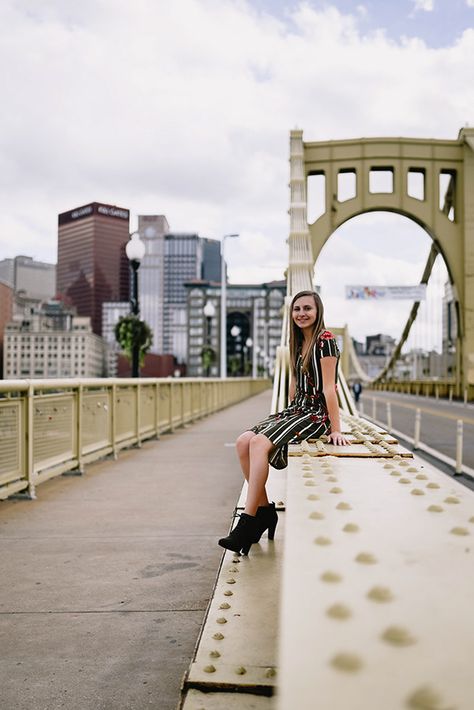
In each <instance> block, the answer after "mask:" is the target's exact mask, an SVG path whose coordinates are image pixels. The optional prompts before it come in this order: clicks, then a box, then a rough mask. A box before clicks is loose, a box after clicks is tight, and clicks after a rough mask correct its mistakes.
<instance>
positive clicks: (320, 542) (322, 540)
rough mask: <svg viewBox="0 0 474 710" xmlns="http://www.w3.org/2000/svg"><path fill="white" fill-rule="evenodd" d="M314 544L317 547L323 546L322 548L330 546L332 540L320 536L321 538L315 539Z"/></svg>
mask: <svg viewBox="0 0 474 710" xmlns="http://www.w3.org/2000/svg"><path fill="white" fill-rule="evenodd" d="M314 542H315V544H316V545H322V546H324V545H330V544H331V542H332V540H331V539H330V538H329V537H325V536H324V535H319V536H318V537H317V538H316V539H315V541H314Z"/></svg>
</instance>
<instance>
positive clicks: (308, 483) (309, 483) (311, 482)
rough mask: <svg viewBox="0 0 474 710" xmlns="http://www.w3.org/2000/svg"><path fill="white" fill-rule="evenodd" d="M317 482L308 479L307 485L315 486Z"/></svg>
mask: <svg viewBox="0 0 474 710" xmlns="http://www.w3.org/2000/svg"><path fill="white" fill-rule="evenodd" d="M315 485H316V483H315V482H314V481H306V483H305V486H315Z"/></svg>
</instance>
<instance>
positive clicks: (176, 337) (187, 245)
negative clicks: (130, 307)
mask: <svg viewBox="0 0 474 710" xmlns="http://www.w3.org/2000/svg"><path fill="white" fill-rule="evenodd" d="M164 240H165V251H164V290H163V299H164V309H163V311H164V312H163V349H164V352H165V353H172V354H173V355H174V356H175V357H176V358H177V360H178V362H180V363H183V362H186V359H187V350H188V332H187V331H188V312H187V311H188V309H187V290H186V287H185V283H186V282H187V281H193V280H194V279H202V278H203V273H206V274H208V277H209V280H211V279H212V280H214V281H219V280H220V258H219V259H216V258H215V256H216V253H217V250H218V253H219V257H220V242H215V241H214V240H211V239H206V240H204V239H202V238H201V237H199V236H198V235H197V234H189V233H173V232H172V233H168V234H165V237H164ZM206 257H207V259H206Z"/></svg>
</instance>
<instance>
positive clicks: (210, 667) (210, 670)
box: [204, 666, 216, 673]
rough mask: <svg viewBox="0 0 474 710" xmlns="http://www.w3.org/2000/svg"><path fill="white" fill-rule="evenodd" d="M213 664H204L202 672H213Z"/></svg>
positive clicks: (214, 670)
mask: <svg viewBox="0 0 474 710" xmlns="http://www.w3.org/2000/svg"><path fill="white" fill-rule="evenodd" d="M215 672H216V668H215V666H204V673H215Z"/></svg>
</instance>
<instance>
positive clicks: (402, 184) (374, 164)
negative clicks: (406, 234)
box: [289, 128, 474, 389]
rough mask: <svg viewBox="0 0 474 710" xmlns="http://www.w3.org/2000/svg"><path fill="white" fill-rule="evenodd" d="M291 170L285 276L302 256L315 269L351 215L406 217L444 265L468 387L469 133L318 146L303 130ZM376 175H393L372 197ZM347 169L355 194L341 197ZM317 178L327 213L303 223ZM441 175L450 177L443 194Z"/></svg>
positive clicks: (473, 160) (473, 145) (472, 349)
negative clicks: (418, 190) (414, 180)
mask: <svg viewBox="0 0 474 710" xmlns="http://www.w3.org/2000/svg"><path fill="white" fill-rule="evenodd" d="M290 165H291V182H290V187H291V203H290V221H291V225H290V238H289V242H290V269H289V276H290V275H291V271H292V267H293V266H294V267H295V269H294V273H295V276H296V274H297V272H298V270H301V267H302V266H303V264H302V263H301V261H302V260H301V255H302V254H303V255H304V257H305V258H304V259H303V260H304V262H305V267H306V269H307V268H308V256H309V254H310V255H311V257H310V258H311V259H312V267H314V263H315V262H316V260H317V258H318V256H319V254H320V252H321V249H322V247H323V246H324V244H325V243H326V241H327V240H328V239H329V237H330V236H331V235H332V234H333V232H334V231H335V230H336V229H338V228H339V227H340V226H341V225H342V224H344V222H347V221H348V220H349V219H351V218H352V217H356V216H357V215H360V214H363V213H365V212H371V211H390V212H396V213H398V214H401V215H403V216H406V217H408V218H410V219H412V220H413V221H415V222H416V223H417V224H419V225H420V226H421V227H422V228H423V229H425V230H426V232H427V233H428V234H429V235H430V237H431V238H432V239H433V241H434V242H435V244H436V246H437V248H438V250H439V251H440V253H441V254H442V255H443V257H444V260H445V262H446V265H447V268H448V272H449V274H450V278H451V280H452V283H453V285H454V291H455V296H456V299H457V301H458V314H459V342H458V344H457V345H458V351H459V352H460V363H461V371H460V373H459V377H460V385H461V386H462V388H463V389H464V388H466V387H468V385H469V384H474V288H473V286H474V128H463V129H462V130H461V131H460V133H459V136H458V138H457V139H456V140H432V139H414V138H361V139H354V140H340V141H318V142H304V141H303V132H302V131H301V130H294V131H291V134H290ZM381 170H384V171H387V172H390V173H391V175H392V176H393V180H392V189H391V191H390V192H371V191H370V179H371V173H372V172H377V171H381ZM347 172H351V173H353V174H354V176H355V184H356V190H355V196H354V197H352V198H351V199H347V200H343V199H340V195H339V194H338V176H339V174H341V173H347ZM411 172H414V173H418V175H422V177H423V180H422V182H423V194H422V196H421V199H420V198H419V197H414V196H411V195H409V194H408V185H409V175H410V173H411ZM315 174H316V175H324V177H325V184H326V190H325V212H324V214H323V215H322V216H321V217H319V219H317V220H316V221H315V222H314V223H313V224H311V225H308V223H307V221H306V209H307V198H306V194H307V192H306V181H307V178H308V176H310V175H315ZM440 176H447V178H448V180H449V183H448V188H447V190H446V193H445V194H442V192H441V188H440V185H441V180H440ZM443 192H444V190H443ZM394 248H395V247H394ZM298 254H299V255H300V256H299V258H298ZM297 280H298V279H297ZM289 287H290V289H291V279H290V278H289ZM290 293H291V290H290Z"/></svg>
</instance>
